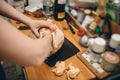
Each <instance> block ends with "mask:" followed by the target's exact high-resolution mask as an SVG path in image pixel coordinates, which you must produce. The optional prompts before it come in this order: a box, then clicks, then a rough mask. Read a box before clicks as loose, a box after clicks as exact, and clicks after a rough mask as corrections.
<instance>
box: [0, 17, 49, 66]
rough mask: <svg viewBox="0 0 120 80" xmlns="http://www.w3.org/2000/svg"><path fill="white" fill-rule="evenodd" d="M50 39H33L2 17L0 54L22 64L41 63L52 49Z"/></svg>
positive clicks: (0, 23)
mask: <svg viewBox="0 0 120 80" xmlns="http://www.w3.org/2000/svg"><path fill="white" fill-rule="evenodd" d="M50 43H51V41H48V39H47V38H46V39H44V40H43V39H41V40H40V39H36V40H33V39H31V38H29V37H27V36H25V35H24V34H22V33H21V32H20V31H18V30H17V29H16V28H14V27H13V26H12V25H10V24H9V23H8V22H6V21H5V20H3V19H2V18H1V17H0V52H1V54H0V56H1V57H2V58H4V59H7V60H10V61H12V62H14V63H17V64H20V65H37V66H38V65H40V64H41V63H43V61H44V60H45V59H46V58H47V57H48V55H49V53H50V50H51V48H50V47H51V45H50Z"/></svg>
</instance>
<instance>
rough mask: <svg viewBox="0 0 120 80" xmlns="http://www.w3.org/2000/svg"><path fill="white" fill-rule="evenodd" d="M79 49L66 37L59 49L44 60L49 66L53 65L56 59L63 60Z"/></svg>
mask: <svg viewBox="0 0 120 80" xmlns="http://www.w3.org/2000/svg"><path fill="white" fill-rule="evenodd" d="M79 51H80V50H79V49H78V48H77V47H76V46H74V45H73V44H72V43H71V42H70V41H69V40H68V39H67V38H65V41H64V43H63V45H62V47H61V49H60V50H59V51H58V52H56V53H55V54H53V55H51V56H50V57H48V58H47V59H46V60H45V63H46V64H47V65H49V66H50V67H52V66H54V65H55V64H56V62H57V61H64V60H65V59H67V58H69V57H71V56H73V55H75V54H76V53H77V52H79Z"/></svg>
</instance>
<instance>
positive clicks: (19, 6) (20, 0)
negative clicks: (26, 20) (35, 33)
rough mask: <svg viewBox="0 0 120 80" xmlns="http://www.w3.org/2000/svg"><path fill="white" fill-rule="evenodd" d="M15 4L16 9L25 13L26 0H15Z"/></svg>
mask: <svg viewBox="0 0 120 80" xmlns="http://www.w3.org/2000/svg"><path fill="white" fill-rule="evenodd" d="M13 6H14V8H15V9H16V10H18V11H20V12H21V13H24V9H25V8H24V1H23V0H14V2H13Z"/></svg>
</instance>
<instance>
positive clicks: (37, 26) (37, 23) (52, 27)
mask: <svg viewBox="0 0 120 80" xmlns="http://www.w3.org/2000/svg"><path fill="white" fill-rule="evenodd" d="M29 27H30V28H31V30H32V31H33V33H34V34H35V36H36V37H37V38H39V37H40V34H39V32H38V29H40V28H42V27H46V28H49V29H50V30H51V32H52V31H55V30H56V26H55V24H53V23H51V22H50V21H44V20H33V21H32V22H31V23H30V24H29Z"/></svg>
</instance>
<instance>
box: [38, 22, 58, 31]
mask: <svg viewBox="0 0 120 80" xmlns="http://www.w3.org/2000/svg"><path fill="white" fill-rule="evenodd" d="M40 25H41V26H44V27H47V28H49V29H50V30H51V31H55V30H56V28H57V26H56V25H55V24H53V23H52V22H49V21H43V22H42V24H40Z"/></svg>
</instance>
